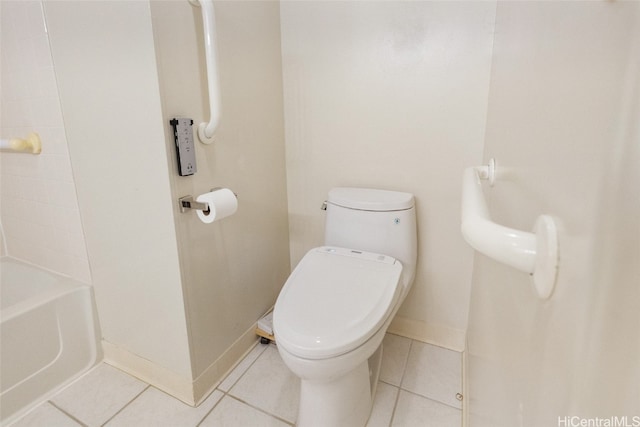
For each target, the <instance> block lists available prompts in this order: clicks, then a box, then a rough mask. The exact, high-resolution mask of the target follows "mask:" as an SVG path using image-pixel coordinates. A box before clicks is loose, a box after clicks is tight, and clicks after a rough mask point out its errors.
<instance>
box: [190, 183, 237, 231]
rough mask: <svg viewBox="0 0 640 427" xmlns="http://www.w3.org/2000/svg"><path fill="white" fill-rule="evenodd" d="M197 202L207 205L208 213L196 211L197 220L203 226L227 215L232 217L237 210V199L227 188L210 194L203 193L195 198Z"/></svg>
mask: <svg viewBox="0 0 640 427" xmlns="http://www.w3.org/2000/svg"><path fill="white" fill-rule="evenodd" d="M196 201H197V202H201V203H208V204H209V211H208V212H207V211H201V210H198V211H196V212H197V213H198V218H200V221H202V222H204V223H205V224H211V223H212V222H213V221H217V220H219V219H222V218H226V217H228V216H229V215H233V214H234V213H235V212H236V211H237V210H238V199H237V198H236V195H235V194H233V191H231V190H229V189H228V188H220V189H217V190H213V191H211V192H210V193H204V194H201V195H199V196H198V197H197V198H196Z"/></svg>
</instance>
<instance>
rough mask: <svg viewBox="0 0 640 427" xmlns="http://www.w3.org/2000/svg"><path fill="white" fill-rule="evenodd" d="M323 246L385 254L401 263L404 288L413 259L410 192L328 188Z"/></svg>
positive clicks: (412, 272)
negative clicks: (329, 189)
mask: <svg viewBox="0 0 640 427" xmlns="http://www.w3.org/2000/svg"><path fill="white" fill-rule="evenodd" d="M324 235H325V245H326V246H338V247H343V248H349V249H356V250H362V251H367V252H375V253H379V254H384V255H389V256H392V257H394V258H396V259H397V260H399V261H400V262H401V263H402V266H403V274H402V276H403V281H404V285H405V286H406V287H408V286H410V285H411V283H413V279H414V277H415V271H416V259H417V252H418V249H417V246H418V243H417V239H418V236H417V229H416V211H415V200H414V197H413V194H410V193H402V192H397V191H387V190H375V189H368V188H350V187H340V188H334V189H332V190H331V191H329V197H328V199H327V218H326V224H325V234H324Z"/></svg>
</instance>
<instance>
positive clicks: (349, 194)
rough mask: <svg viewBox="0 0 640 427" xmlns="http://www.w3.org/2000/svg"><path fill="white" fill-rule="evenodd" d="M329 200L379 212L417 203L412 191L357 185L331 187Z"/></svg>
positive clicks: (354, 207)
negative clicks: (377, 188)
mask: <svg viewBox="0 0 640 427" xmlns="http://www.w3.org/2000/svg"><path fill="white" fill-rule="evenodd" d="M327 202H329V203H331V204H334V205H338V206H342V207H345V208H350V209H359V210H364V211H379V212H385V211H401V210H406V209H411V208H412V207H413V206H414V204H415V201H414V197H413V194H411V193H403V192H400V191H388V190H376V189H372V188H355V187H338V188H333V189H331V190H330V191H329V197H328V199H327Z"/></svg>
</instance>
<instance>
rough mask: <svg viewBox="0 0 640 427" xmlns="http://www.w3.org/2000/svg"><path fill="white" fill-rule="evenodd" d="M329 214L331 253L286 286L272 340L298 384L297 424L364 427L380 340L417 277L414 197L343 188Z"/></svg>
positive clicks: (310, 258) (317, 257)
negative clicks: (298, 379) (297, 379)
mask: <svg viewBox="0 0 640 427" xmlns="http://www.w3.org/2000/svg"><path fill="white" fill-rule="evenodd" d="M365 208H366V209H365ZM327 211H328V212H327V223H326V229H325V244H326V246H321V247H318V248H313V249H311V250H310V251H309V252H307V254H306V255H305V256H304V257H303V258H302V260H301V261H300V263H299V264H298V265H297V266H296V268H295V269H294V271H293V272H292V273H291V275H290V277H289V279H288V280H287V282H286V283H285V285H284V286H283V288H282V291H281V292H280V295H279V296H278V300H277V302H276V305H275V309H274V316H273V327H274V333H275V337H276V342H277V345H278V351H279V353H280V355H281V357H282V359H283V361H284V363H285V365H287V366H288V367H289V369H290V370H291V371H292V372H293V373H294V374H295V375H296V376H298V377H299V378H300V405H299V411H298V419H297V422H296V424H297V425H298V426H301V427H309V426H322V427H326V426H331V427H334V426H349V427H357V426H364V425H365V424H366V422H367V420H368V418H369V414H370V412H371V407H372V403H373V398H374V396H375V391H376V384H377V382H378V375H379V371H380V364H381V359H382V356H383V348H382V340H383V338H384V335H385V333H386V330H387V328H388V326H389V324H390V323H391V321H392V319H393V316H394V315H395V313H396V312H397V310H398V308H399V307H400V305H401V303H402V301H403V300H404V298H405V296H406V294H407V292H408V290H409V288H410V286H411V283H412V282H413V277H414V275H415V260H416V256H417V250H416V246H417V243H416V225H415V208H414V201H413V196H412V195H410V194H408V193H397V192H389V191H383V190H370V189H354V188H339V189H334V190H332V191H331V192H330V193H329V198H328V200H327ZM380 249H384V251H382V250H380ZM395 256H397V257H398V258H396V257H395ZM400 257H402V259H400Z"/></svg>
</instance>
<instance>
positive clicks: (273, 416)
mask: <svg viewBox="0 0 640 427" xmlns="http://www.w3.org/2000/svg"><path fill="white" fill-rule="evenodd" d="M228 396H229V397H230V398H231V399H235V400H237V401H238V402H240V403H242V404H244V405H247V406H248V407H250V408H253V409H255V410H257V411H260V412H262V413H263V414H266V415H269V416H270V417H272V418H275V419H277V420H279V421H282V422H283V423H286V424H287V425H289V426H295V424H294V423H291V421H288V420H285V419H284V418H282V417H280V416H278V415H275V414H272V413H270V412H267V411H266V410H264V409H262V408H259V407H257V406H253V405H252V404H251V403H249V402H246V401H244V400H242V399H240V398H238V397H236V396H233V395H231V394H229V395H228Z"/></svg>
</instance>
